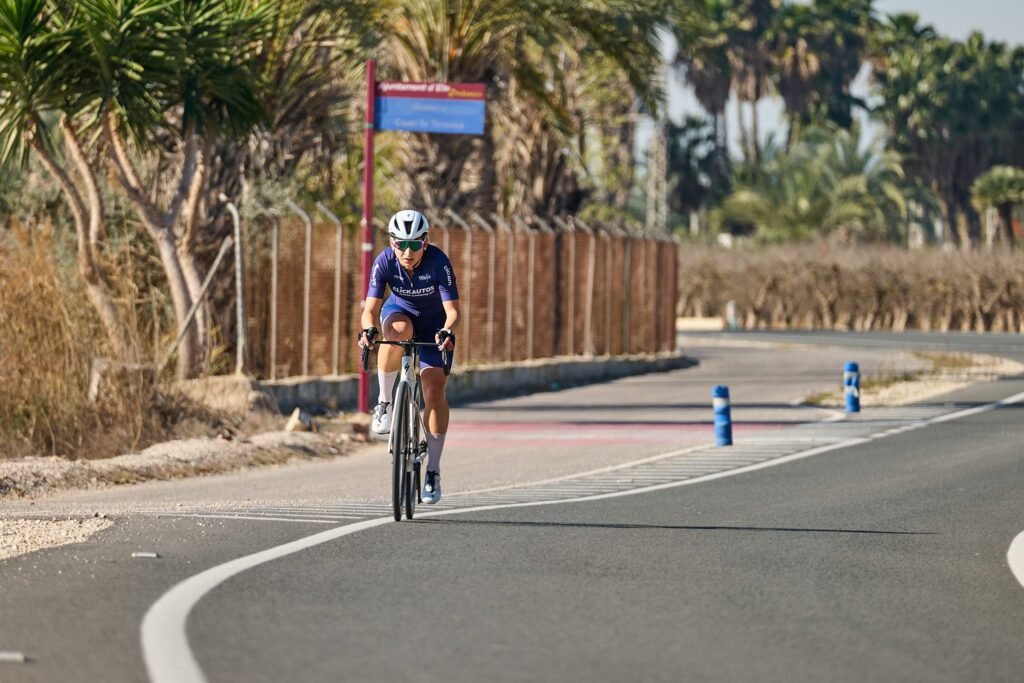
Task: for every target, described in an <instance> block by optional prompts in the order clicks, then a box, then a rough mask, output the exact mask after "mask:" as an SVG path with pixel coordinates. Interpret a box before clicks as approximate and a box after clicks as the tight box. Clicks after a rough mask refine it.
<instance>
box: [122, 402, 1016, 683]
mask: <svg viewBox="0 0 1024 683" xmlns="http://www.w3.org/2000/svg"><path fill="white" fill-rule="evenodd" d="M1022 400H1024V392H1021V393H1019V394H1016V395H1014V396H1011V397H1009V398H1006V399H1003V400H1002V401H998V402H996V403H990V404H988V405H984V406H979V407H976V408H968V409H966V410H960V411H957V412H954V413H949V414H946V415H941V416H939V417H935V418H932V419H930V420H928V421H927V422H925V423H922V425H921V426H926V425H930V424H938V423H941V422H949V421H951V420H957V419H960V418H964V417H969V416H971V415H977V414H979V413H983V412H986V411H989V410H994V409H996V408H999V407H1002V406H1006V405H1011V404H1014V403H1019V402H1021V401H1022ZM887 436H890V435H888V434H886V433H885V432H879V433H877V434H873V435H870V436H866V437H855V438H851V439H847V440H845V441H840V442H837V443H833V444H827V445H824V446H818V447H816V448H810V449H808V450H805V451H800V452H797V453H793V454H791V455H786V456H782V457H780V458H775V459H773V460H766V461H764V462H759V463H755V464H753V465H748V466H746V467H740V468H737V469H731V470H725V471H723V472H716V473H714V474H707V475H704V476H700V477H695V478H693V479H687V480H684V481H671V482H664V483H661V484H654V485H651V486H644V487H641V488H633V489H628V490H625V491H614V492H611V493H600V494H595V495H589V496H579V497H576V498H563V499H560V500H538V501H528V502H520V503H501V504H498V505H481V506H476V507H469V508H461V509H454V510H438V511H436V512H426V513H421V514H420V515H419V517H420V518H427V517H442V516H446V515H464V514H468V513H471V512H488V511H492V510H508V509H512V508H522V507H540V506H544V505H564V504H566V503H585V502H589V501H595V500H608V499H610V498H621V497H624V496H636V495H641V494H644V493H651V492H653V491H663V490H666V489H671V488H678V487H680V486H689V485H691V484H699V483H703V482H707V481H714V480H715V479H722V478H724V477H732V476H735V475H738V474H745V473H747V472H754V471H756V470H761V469H766V468H768V467H775V466H777V465H782V464H785V463H789V462H793V461H795V460H802V459H804V458H809V457H812V456H815V455H820V454H822V453H828V452H830V451H835V450H840V449H843V448H849V447H850V446H857V445H860V444H865V443H869V442H871V441H876V440H880V439H884V438H886V437H887ZM690 450H692V449H683V450H681V451H676V452H674V453H673V454H664V455H662V456H654V457H651V458H647V459H645V461H647V462H653V461H657V460H660V459H663V458H667V457H671V455H681V454H683V453H685V452H688V451H690ZM640 462H643V461H640ZM613 469H620V468H618V467H613V468H604V469H602V470H595V472H607V471H610V470H613ZM568 478H570V477H559V478H556V479H551V480H549V482H555V481H562V480H564V479H568ZM503 488H504V487H503ZM495 490H500V489H489V490H488V491H495ZM481 493H483V491H481ZM264 519H265V518H264ZM391 522H392V518H391V517H381V518H378V519H370V520H366V521H363V522H355V523H353V524H346V525H344V526H340V527H337V528H335V529H330V530H328V531H324V532H321V533H319V534H314V535H312V536H307V537H306V538H300V539H299V540H297V541H292V542H291V543H286V544H284V545H279V546H276V547H273V548H269V549H267V550H263V551H260V552H258V553H253V554H252V555H246V556H244V557H240V558H238V559H235V560H231V561H229V562H225V563H224V564H220V565H217V566H216V567H212V568H210V569H207V570H206V571H204V572H201V573H199V574H196V575H194V576H192V577H189V578H187V579H185V580H184V581H182V582H181V583H178V584H177V585H175V586H173V587H172V588H171V589H170V590H169V591H167V592H166V593H164V594H163V595H162V596H160V598H159V599H158V600H157V601H156V602H155V603H153V605H152V606H150V608H149V610H147V612H146V615H145V617H143V620H142V629H141V636H142V657H143V660H144V661H145V664H146V671H147V673H148V674H149V678H150V681H152V682H153V683H206V680H207V679H206V676H205V675H204V674H203V671H202V669H200V668H199V664H198V662H196V658H195V655H194V654H193V653H192V650H191V648H190V647H189V645H188V635H187V633H186V630H185V625H186V620H187V618H188V614H189V612H191V611H192V608H193V607H194V606H195V605H196V603H198V602H199V601H200V600H201V599H202V598H203V596H205V595H206V594H207V593H209V592H210V591H211V590H213V589H214V588H216V587H217V586H218V585H220V584H221V583H223V582H224V581H227V580H228V579H230V578H232V577H233V576H236V575H238V574H241V573H242V572H244V571H245V570H247V569H252V568H253V567H257V566H259V565H261V564H264V563H266V562H270V561H271V560H276V559H278V558H281V557H285V556H287V555H291V554H293V553H297V552H299V551H301V550H307V549H309V548H312V547H314V546H317V545H320V544H322V543H327V542H328V541H334V540H336V539H339V538H342V537H344V536H348V535H350V534H354V533H357V532H360V531H364V530H366V529H372V528H374V527H378V526H383V525H384V524H390V523H391ZM1021 536H1024V533H1022V534H1021V535H1018V536H1017V538H1015V539H1014V541H1013V543H1012V544H1011V545H1010V550H1009V552H1008V553H1007V559H1008V560H1009V562H1010V568H1011V571H1013V573H1014V576H1015V577H1017V580H1018V581H1019V582H1021V584H1022V585H1024V580H1022V578H1021V577H1022V575H1024V541H1022V540H1021Z"/></svg>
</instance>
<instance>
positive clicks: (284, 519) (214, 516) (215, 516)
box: [174, 513, 356, 524]
mask: <svg viewBox="0 0 1024 683" xmlns="http://www.w3.org/2000/svg"><path fill="white" fill-rule="evenodd" d="M174 516H175V517H187V518H188V519H242V520H250V521H257V522H305V523H307V524H334V523H335V522H337V521H338V519H356V518H354V517H340V518H338V519H298V518H296V517H266V516H263V515H218V514H209V515H207V514H200V513H195V514H193V513H185V514H180V515H174Z"/></svg>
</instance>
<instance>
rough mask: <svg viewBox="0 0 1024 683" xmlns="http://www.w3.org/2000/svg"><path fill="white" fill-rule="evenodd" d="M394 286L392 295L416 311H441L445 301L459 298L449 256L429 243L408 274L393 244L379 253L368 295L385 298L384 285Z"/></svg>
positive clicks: (394, 298)
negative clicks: (416, 264) (399, 260)
mask: <svg viewBox="0 0 1024 683" xmlns="http://www.w3.org/2000/svg"><path fill="white" fill-rule="evenodd" d="M385 286H388V287H390V288H391V298H392V299H393V300H395V302H396V303H397V304H399V305H400V306H402V307H403V308H405V309H407V310H409V311H411V312H413V313H426V314H430V313H438V312H442V311H443V310H444V304H443V303H442V302H444V301H455V300H457V299H458V298H459V288H458V286H457V285H456V283H455V270H454V269H453V268H452V262H451V261H449V260H448V255H447V254H445V253H444V252H443V251H441V250H440V249H438V248H437V247H435V246H434V245H432V244H428V245H427V247H426V249H425V250H424V252H423V258H422V259H421V260H420V263H419V265H418V266H416V267H415V268H414V269H413V272H412V275H410V274H409V271H407V270H406V269H405V268H403V267H402V264H401V263H399V262H398V256H397V255H396V254H395V250H394V249H392V248H391V247H388V248H386V249H385V250H384V251H382V252H381V253H380V254H378V255H377V259H376V260H375V261H374V262H373V270H371V271H370V288H369V290H368V291H367V292H366V296H367V297H371V298H374V299H383V298H384V288H385Z"/></svg>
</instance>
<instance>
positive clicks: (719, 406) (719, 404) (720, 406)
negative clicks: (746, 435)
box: [711, 384, 732, 446]
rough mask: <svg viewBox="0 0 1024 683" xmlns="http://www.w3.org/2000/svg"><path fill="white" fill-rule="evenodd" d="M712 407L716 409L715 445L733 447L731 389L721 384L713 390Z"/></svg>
mask: <svg viewBox="0 0 1024 683" xmlns="http://www.w3.org/2000/svg"><path fill="white" fill-rule="evenodd" d="M711 405H712V407H714V409H715V445H716V446H731V445H732V414H731V412H730V410H729V387H727V386H725V385H724V384H719V385H718V386H717V387H715V388H714V389H712V390H711Z"/></svg>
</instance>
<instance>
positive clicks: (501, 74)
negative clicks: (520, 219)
mask: <svg viewBox="0 0 1024 683" xmlns="http://www.w3.org/2000/svg"><path fill="white" fill-rule="evenodd" d="M665 16H666V11H665V8H664V6H663V5H661V4H659V3H655V2H652V1H651V0H645V1H644V2H639V3H637V2H625V0H611V1H607V0H606V1H602V2H584V3H583V5H582V6H581V5H580V3H579V2H568V1H566V0H525V1H524V0H494V1H491V2H484V0H460V1H456V0H418V1H416V2H410V3H395V5H394V6H393V7H392V14H391V18H390V20H389V25H390V26H392V27H393V29H392V33H391V35H389V36H388V38H387V40H386V42H385V45H386V46H387V47H388V48H389V49H388V50H387V55H388V57H387V59H386V60H384V64H383V69H382V71H383V73H384V74H385V75H386V74H388V73H390V74H392V76H393V77H397V78H401V79H403V80H411V81H425V80H431V81H433V80H437V81H453V82H460V81H468V82H484V83H486V84H487V88H488V98H489V100H490V106H489V107H488V110H487V111H488V114H487V115H488V123H487V127H486V132H485V134H484V137H483V139H482V140H475V139H472V138H468V137H465V136H440V135H438V136H428V135H414V136H411V137H410V139H409V140H410V148H411V153H410V155H409V161H410V164H412V170H411V173H410V175H411V176H412V180H413V186H414V195H415V196H414V197H413V199H414V200H415V201H416V202H418V203H420V204H423V205H426V206H430V205H433V204H443V205H446V206H450V207H453V208H456V209H458V208H464V207H466V206H469V205H473V204H476V205H478V206H479V207H480V208H484V209H487V208H491V207H493V206H494V205H495V202H496V201H497V196H496V194H497V193H496V189H497V187H498V183H499V179H498V178H497V177H496V175H495V173H494V171H493V166H492V163H493V160H494V159H495V158H496V155H497V148H498V147H499V146H500V147H505V146H515V145H519V144H529V138H530V136H535V135H536V131H531V132H530V133H525V132H524V131H521V130H518V126H517V121H516V117H514V116H513V117H510V118H507V119H506V120H504V121H497V120H496V116H495V112H506V111H510V112H515V111H524V108H525V109H530V110H532V111H533V114H532V115H531V116H530V117H528V118H529V119H530V120H533V121H536V120H538V119H540V120H543V122H544V123H543V125H544V128H545V131H547V132H549V133H550V134H553V135H556V136H560V137H561V142H562V144H558V145H551V146H550V148H549V151H548V152H547V154H552V155H553V154H561V150H562V149H563V148H564V147H566V146H567V145H570V144H571V142H572V141H571V140H570V138H569V135H570V133H571V132H572V131H574V130H576V129H577V126H578V121H577V120H575V119H574V115H573V112H572V111H570V110H569V109H568V108H567V106H566V97H565V92H566V90H565V86H566V83H567V80H568V79H567V78H566V77H567V74H566V73H565V72H564V71H563V70H562V66H564V64H565V59H564V56H565V55H569V56H570V57H573V58H579V57H581V56H584V55H589V57H588V59H587V60H580V61H579V65H580V66H581V67H582V68H586V66H587V64H588V63H589V61H591V60H594V59H600V58H602V57H603V58H607V59H610V60H611V61H612V62H613V63H614V64H616V65H617V67H618V68H619V69H620V70H621V72H622V74H623V75H624V77H625V81H626V82H627V83H628V86H629V87H628V89H627V91H626V92H624V93H622V94H621V95H620V97H622V98H623V99H624V100H625V101H628V102H630V103H632V102H633V100H634V99H636V98H639V99H640V100H642V101H644V102H645V103H646V104H647V106H648V108H649V109H651V110H653V109H655V108H656V107H657V103H658V101H659V100H660V99H661V91H660V86H659V84H658V83H657V82H656V80H655V79H654V78H653V76H654V75H655V74H657V72H658V69H657V65H658V62H659V59H660V56H659V54H658V37H657V33H656V30H657V28H658V26H659V25H660V24H661V23H663V22H664V17H665ZM568 76H572V74H568ZM634 93H635V94H634ZM499 126H500V127H501V133H500V137H496V132H497V129H498V128H499ZM524 133H525V134H524ZM468 166H472V167H473V169H474V170H473V171H471V172H468V173H467V167H468ZM474 174H475V175H476V180H477V183H470V184H471V185H473V186H471V187H465V186H463V181H464V180H465V179H466V176H467V175H474ZM521 180H527V182H529V180H528V179H520V181H521Z"/></svg>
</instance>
